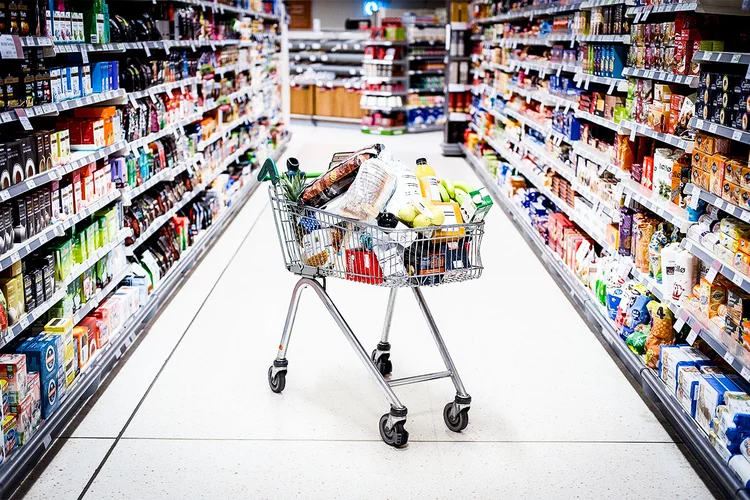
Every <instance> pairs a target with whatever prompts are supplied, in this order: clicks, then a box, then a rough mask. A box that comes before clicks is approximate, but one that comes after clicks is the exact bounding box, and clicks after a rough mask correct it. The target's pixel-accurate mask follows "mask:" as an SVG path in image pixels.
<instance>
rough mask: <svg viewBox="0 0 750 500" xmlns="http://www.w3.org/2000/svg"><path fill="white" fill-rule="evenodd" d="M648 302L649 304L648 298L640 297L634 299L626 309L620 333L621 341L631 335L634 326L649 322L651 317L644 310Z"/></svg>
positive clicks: (646, 310)
mask: <svg viewBox="0 0 750 500" xmlns="http://www.w3.org/2000/svg"><path fill="white" fill-rule="evenodd" d="M649 302H651V299H650V298H649V297H646V296H645V295H640V296H638V297H637V298H636V299H635V302H633V305H631V306H630V307H629V308H628V311H627V315H626V317H625V321H624V322H623V324H622V331H620V337H622V340H625V339H627V338H628V335H630V334H631V333H633V331H634V330H635V327H636V326H638V325H640V324H642V323H648V322H649V321H650V319H651V316H650V315H649V313H648V309H647V308H646V306H647V305H648V303H649Z"/></svg>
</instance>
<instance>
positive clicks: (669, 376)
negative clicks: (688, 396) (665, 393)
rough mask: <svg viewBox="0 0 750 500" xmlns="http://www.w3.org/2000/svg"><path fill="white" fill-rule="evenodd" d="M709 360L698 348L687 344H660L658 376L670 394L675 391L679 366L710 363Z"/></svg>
mask: <svg viewBox="0 0 750 500" xmlns="http://www.w3.org/2000/svg"><path fill="white" fill-rule="evenodd" d="M710 364H711V361H710V360H709V359H708V358H707V357H706V356H705V355H704V354H703V353H702V352H700V351H699V350H698V349H695V348H693V347H687V346H668V345H662V346H661V352H660V355H659V366H658V371H659V378H661V379H662V380H663V381H664V383H665V384H666V385H667V387H668V388H669V390H670V391H671V393H672V394H676V391H677V375H678V371H677V370H678V369H679V367H680V366H689V365H693V366H703V365H710Z"/></svg>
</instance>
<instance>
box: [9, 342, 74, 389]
mask: <svg viewBox="0 0 750 500" xmlns="http://www.w3.org/2000/svg"><path fill="white" fill-rule="evenodd" d="M17 351H18V352H19V353H21V354H24V355H25V356H26V362H27V368H28V371H29V372H36V373H38V374H39V376H40V377H41V381H46V380H48V379H49V378H50V377H56V376H57V370H58V369H59V367H60V366H61V363H62V355H63V352H64V346H63V344H62V338H61V337H59V336H49V335H37V336H36V337H34V338H31V339H28V340H27V341H26V342H23V343H22V344H21V345H20V346H19V347H18V349H17Z"/></svg>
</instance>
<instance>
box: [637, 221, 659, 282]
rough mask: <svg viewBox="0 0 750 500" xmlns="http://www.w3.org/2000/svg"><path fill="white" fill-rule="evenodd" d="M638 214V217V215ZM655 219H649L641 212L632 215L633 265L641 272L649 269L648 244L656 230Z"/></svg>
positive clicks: (646, 271)
mask: <svg viewBox="0 0 750 500" xmlns="http://www.w3.org/2000/svg"><path fill="white" fill-rule="evenodd" d="M639 216H640V217H639ZM656 224H657V223H656V221H654V220H653V219H649V218H647V217H646V216H644V215H642V214H636V216H635V217H633V227H634V230H635V231H634V234H635V236H634V238H633V257H634V261H635V266H636V267H637V268H638V270H639V271H641V272H642V273H648V272H649V270H650V260H649V254H648V246H649V244H650V243H651V237H652V236H653V235H654V232H656Z"/></svg>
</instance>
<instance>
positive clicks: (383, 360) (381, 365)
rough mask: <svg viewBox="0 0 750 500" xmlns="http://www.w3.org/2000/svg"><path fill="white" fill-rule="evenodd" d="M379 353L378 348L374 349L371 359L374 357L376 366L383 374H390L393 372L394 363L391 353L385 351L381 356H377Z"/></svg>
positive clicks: (373, 360)
mask: <svg viewBox="0 0 750 500" xmlns="http://www.w3.org/2000/svg"><path fill="white" fill-rule="evenodd" d="M377 353H378V350H377V349H375V350H373V351H372V355H371V356H370V359H372V362H373V363H375V366H376V367H377V368H378V371H379V372H380V374H381V375H383V376H386V375H389V374H390V373H391V372H393V363H391V360H390V359H389V358H390V357H391V355H390V354H389V353H383V354H381V355H380V357H378V358H376V357H375V355H376V354H377Z"/></svg>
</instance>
